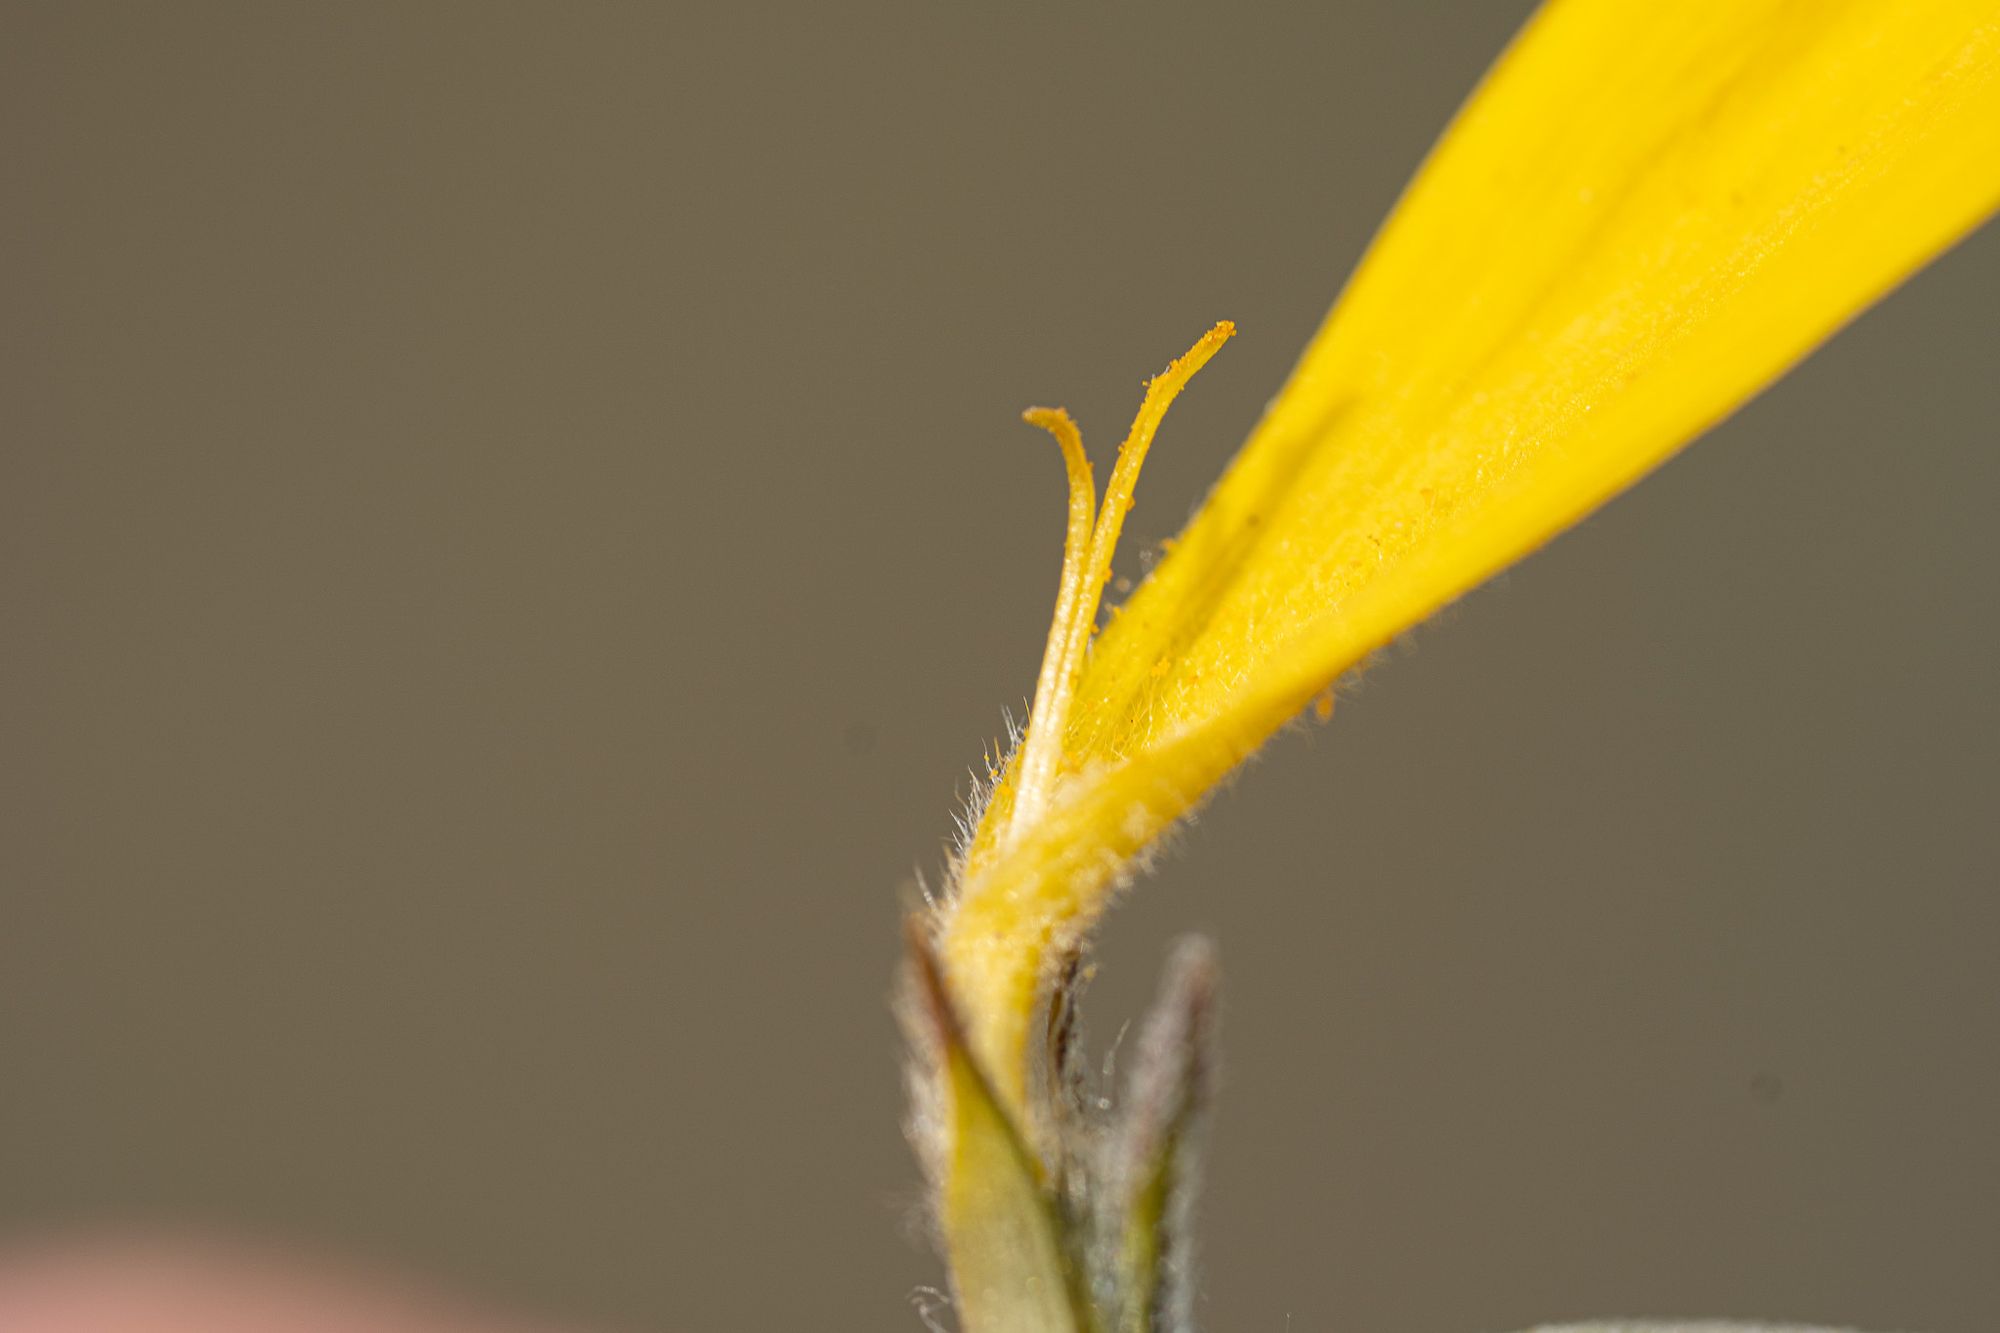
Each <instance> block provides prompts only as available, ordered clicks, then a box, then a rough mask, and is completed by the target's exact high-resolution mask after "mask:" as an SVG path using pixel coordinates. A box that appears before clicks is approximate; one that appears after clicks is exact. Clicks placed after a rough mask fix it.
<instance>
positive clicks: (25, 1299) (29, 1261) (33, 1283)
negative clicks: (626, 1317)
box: [0, 1236, 577, 1333]
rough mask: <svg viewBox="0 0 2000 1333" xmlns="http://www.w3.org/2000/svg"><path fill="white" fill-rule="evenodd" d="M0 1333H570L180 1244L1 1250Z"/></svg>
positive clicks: (378, 1277)
mask: <svg viewBox="0 0 2000 1333" xmlns="http://www.w3.org/2000/svg"><path fill="white" fill-rule="evenodd" d="M0 1330H5V1333H577V1331H576V1330H574V1329H569V1330H564V1329H561V1328H558V1327H557V1326H556V1325H553V1324H546V1323H537V1322H533V1321H524V1320H521V1319H518V1318H511V1317H508V1316H505V1315H502V1314H499V1313H496V1312H492V1311H488V1310H485V1309H482V1308H480V1307H479V1306H477V1305H476V1304H475V1303H473V1302H471V1301H467V1300H464V1299H462V1298H458V1297H455V1296H452V1295H450V1294H448V1293H445V1292H443V1291H440V1290H436V1289H433V1288H431V1287H429V1286H427V1285H426V1284H424V1283H423V1282H421V1281H418V1280H414V1279H411V1278H408V1277H405V1276H402V1275H398V1274H392V1273H384V1272H380V1271H369V1270H366V1269H364V1268H362V1267H360V1266H358V1265H343V1264H338V1263H332V1262H327V1261H324V1260H318V1259H309V1258H305V1257H302V1256H300V1255H296V1254H289V1253H284V1252H280V1251H277V1250H271V1249H265V1248H261V1247H256V1246H247V1245H241V1244H233V1243H227V1242H221V1241H209V1240H194V1239H187V1238H181V1237H167V1236H140V1237H117V1238H91V1239H80V1240H79V1239H71V1240H63V1241H52V1242H41V1243H31V1244H14V1245H8V1246H5V1247H0Z"/></svg>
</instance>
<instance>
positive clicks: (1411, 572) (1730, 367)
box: [943, 0, 2000, 1115]
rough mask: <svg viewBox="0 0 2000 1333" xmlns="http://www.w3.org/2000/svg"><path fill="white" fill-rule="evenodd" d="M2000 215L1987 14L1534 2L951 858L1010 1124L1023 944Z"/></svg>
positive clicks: (1992, 13) (1042, 955)
mask: <svg viewBox="0 0 2000 1333" xmlns="http://www.w3.org/2000/svg"><path fill="white" fill-rule="evenodd" d="M1996 203H2000V0H1978V2H1977V3H1970V2H1968V0H1898V2H1896V3H1889V2H1888V0H1875V2H1874V3H1856V2H1850V0H1791V2H1786V0H1679V2H1677V3H1673V4H1660V5H1643V4H1636V3H1632V2H1631V0H1557V2H1556V3H1553V4H1551V5H1550V6H1548V7H1547V8H1546V9H1545V10H1544V11H1543V12H1542V13H1541V14H1540V15H1538V16H1537V18H1536V19H1535V20H1534V21H1533V22H1532V23H1531V24H1530V26H1529V28H1528V29H1527V30H1526V31H1525V32H1524V33H1523V34H1522V36H1521V37H1520V38H1519V39H1518V40H1517V41H1516V43H1515V45H1514V47H1513V48H1512V49H1511V50H1510V51H1509V52H1508V54H1507V55H1506V56H1505V57H1504V58H1503V59H1502V61H1501V62H1500V64H1499V65H1498V66H1497V67H1496V68H1495V70H1494V72H1493V73H1492V74H1491V75H1490V76H1489V77H1488V80H1487V82H1486V84H1485V85H1484V86H1483V87H1482V88H1481V89H1480V90H1479V92H1478V93H1477V94H1476V95H1475V96H1474V98H1473V99H1472V101H1471V102H1470V103H1469V104H1468V106H1467V107H1466V109H1465V110H1464V111H1463V112H1462V113H1461V114H1460V116H1459V118H1458V120H1457V122H1456V123H1455V124H1454V125H1453V126H1452V128H1451V130H1450V131H1449V132H1448V134H1447V135H1446V137H1445V139H1444V141H1443V142H1442V143H1441V144H1440V146H1439V148H1438V149H1437V151H1436V152H1435V154H1434V156H1433V158H1432V160H1431V161H1430V162H1429V163H1427V164H1426V166H1425V167H1424V169H1423V171H1422V172H1421V173H1420V174H1419V176H1418V178H1417V180H1416V181H1415V183H1414V184H1413V185H1412V186H1411V188H1410V190H1409V192H1408V194H1407V195H1406V197H1405V198H1404V200H1403V201H1402V203H1401V204H1400V205H1399V206H1398V208H1397V210H1396V212H1395V214H1394V215H1393V216H1392V217H1391V219H1390V221H1389V222H1388V224H1387V225H1386V226H1385V227H1384V229H1383V231H1382V233H1381V235H1380V236H1379V237H1378V238H1377V241H1376V243H1375V245H1374V246H1373V248H1372V249H1371V251H1370V253H1369V255H1368V257H1367V258H1366V260H1365V261H1364V263H1363V265H1362V267H1361V268H1360V270H1359V271H1358V272H1357V274H1356V276H1355V278H1354V280H1353V282H1352V284H1351V285H1350V287H1349V290H1348V291H1347V292H1346V294H1345V295H1344V296H1343V298H1342V299H1341V301H1340V302H1339V304H1338V305H1337V306H1336V307H1335V310H1334V312H1333V314H1332V315H1331V316H1330V317H1329V319H1328V321H1327V323H1326V325H1325V326H1324V327H1323V328H1322V329H1321V331H1320V333H1319V334H1318V335H1317V336H1316V337H1315V339H1314V341H1313V343H1312V345H1311V346H1310V347H1309V348H1308V350H1307V352H1306V354H1305V356H1304V358H1303V359H1302V360H1301V362H1300V363H1299V365H1298V367H1297V369H1296V370H1295V371H1294V372H1293V375H1292V378H1291V380H1290V382H1289V383H1288V385H1287V386H1286V388H1285V390H1284V392H1283V393H1282V394H1281V395H1280V397H1279V398H1278V399H1277V400H1276V401H1275V402H1274V403H1273V405H1272V407H1271V409H1270V411H1269V412H1268V414H1267V415H1266V417H1265V418H1264V420H1263V421H1262V422H1261V423H1260V424H1259V426H1258V428H1257V429H1256V431H1255V433H1254V434H1253V435H1252V437H1251V439H1250V441H1249V442H1248V444H1247V445H1246V446H1245V448H1244V450H1243V452H1242V453H1241V454H1240V455H1239V456H1238V458H1237V460H1236V461H1235V463H1234V464H1233V465H1232V466H1231V468H1230V470H1229V472H1228V473H1227V475H1226V476H1225V477H1224V479H1223V481H1222V482H1221V483H1220V484H1219V485H1218V487H1217V488H1216V490H1215V492H1214V493H1213V494H1212V495H1211V496H1210V497H1209V499H1208V501H1207V502H1206V504H1205V505H1204V506H1203V509H1202V511H1201V512H1200V513H1199V514H1198V515H1197V516H1196V518H1195V519H1194V521H1193V522H1192V524H1191V525H1190V526H1189V528H1188V530H1187V532H1186V533H1185V534H1184V535H1183V537H1182V538H1181V539H1180V541H1179V542H1178V544H1177V545H1176V546H1175V548H1174V549H1173V551H1172V553H1171V555H1170V556H1169V557H1168V558H1167V559H1166V560H1164V561H1163V562H1162V563H1161V564H1160V565H1159V567H1158V568H1157V569H1156V570H1155V571H1154V573H1153V575H1152V577H1151V578H1150V579H1148V581H1147V582H1146V584H1145V585H1144V586H1143V587H1142V588H1141V589H1140V590H1139V592H1138V593H1137V594H1136V595H1135V596H1134V597H1133V598H1132V599H1131V601H1130V602H1129V603H1128V605H1127V606H1126V607H1125V609H1124V611H1123V613H1122V614H1121V615H1120V616H1119V617H1117V619H1116V620H1115V621H1114V622H1113V623H1112V625H1111V626H1110V627H1108V628H1107V629H1106V630H1105V631H1104V633H1103V634H1102V635H1101V636H1100V638H1099V640H1098V642H1097V643H1096V644H1095V645H1094V647H1093V649H1092V652H1091V656H1090V660H1089V663H1088V666H1087V668H1086V669H1085V671H1084V674H1083V676H1082V678H1081V679H1080V681H1079V682H1078V684H1077V688H1076V691H1075V695H1074V701H1073V704H1072V711H1071V713H1070V716H1069V721H1068V727H1067V729H1066V736H1065V743H1064V747H1063V756H1062V764H1061V768H1062V771H1063V772H1064V773H1065V774H1066V775H1067V776H1066V777H1065V778H1064V779H1063V781H1062V783H1061V785H1060V786H1059V787H1058V788H1057V789H1056V790H1055V792H1054V793H1053V796H1052V798H1051V799H1050V800H1048V801H1047V802H1046V803H1045V808H1043V809H1042V810H1041V811H1040V812H1039V813H1038V816H1037V818H1036V819H1035V820H1034V821H1033V823H1032V825H1031V826H1030V827H1028V828H1026V829H1022V828H1019V827H1016V828H1014V829H1012V830H1011V831H1010V833H1009V836H1008V837H1007V838H1005V839H996V838H992V837H989V836H981V837H980V838H978V839H976V840H975V843H974V846H973V849H972V852H971V854H970V856H969V857H968V860H967V862H966V864H965V866H964V867H963V874H962V880H961V885H960V891H959V893H958V895H957V897H956V899H955V901H954V903H953V904H952V905H951V906H950V907H949V908H948V909H947V914H946V919H945V921H944V923H943V924H944V936H943V951H944V956H945V961H946V965H947V968H948V970H949V972H950V974H951V978H952V984H953V987H954V990H955V992H956V994H958V995H959V997H960V999H961V1002H962V1003H963V1005H964V1008H965V1012H966V1014H967V1018H968V1022H969V1024H970V1027H971V1034H970V1035H971V1038H972V1045H973V1049H974V1050H975V1052H976V1053H977V1054H978V1056H979V1058H980V1061H981V1063H982V1064H983V1065H984V1066H985V1067H986V1068H987V1069H989V1070H990V1071H991V1072H992V1075H993V1079H994V1082H995V1085H996V1087H997V1088H998V1090H999V1091H1000V1093H1001V1095H1002V1096H1003V1098H1004V1099H1005V1100H1007V1101H1008V1103H1009V1105H1010V1106H1011V1107H1012V1108H1013V1109H1014V1111H1015V1113H1016V1114H1017V1115H1018V1114H1020V1113H1021V1111H1022V1110H1023V1106H1022V1103H1023V1099H1024V1088H1025V1078H1026V1075H1025V1068H1026V1058H1027V1050H1028V1032H1029V1023H1030V1021H1031V1015H1032V1011H1033V1008H1034V1005H1035V999H1036V992H1037V988H1038V986H1039V984H1040V979H1041V976H1042V972H1043V969H1044V966H1045V960H1046V959H1047V958H1048V957H1049V956H1050V953H1051V950H1053V949H1055V948H1058V947H1062V946H1064V945H1066V944H1067V943H1069V942H1070V941H1071V940H1073V938H1074V936H1075V934H1076V932H1078V931H1079V930H1081V929H1082V928H1084V927H1085V926H1087V924H1088V923H1089V921H1090V920H1091V919H1093V917H1094V916H1095V914H1096V913H1097V911H1098V910H1100V908H1101V907H1102V904H1103V902H1104V900H1105V897H1106V895H1107V894H1108V892H1109V890H1110V888H1111V887H1112V886H1113V885H1114V883H1115V881H1116V879H1117V877H1118V876H1119V875H1120V874H1121V873H1123V871H1124V869H1125V867H1127V866H1128V865H1129V864H1130V862H1131V859H1132V858H1133V857H1134V856H1135V855H1137V854H1138V853H1140V852H1141V851H1142V850H1143V849H1144V848H1145V847H1146V846H1147V845H1148V844H1149V843H1151V842H1152V841H1153V839H1154V838H1156V837H1157V836H1158V835H1159V833H1160V832H1161V831H1162V830H1163V829H1165V828H1166V827H1167V826H1168V825H1169V824H1171V823H1172V822H1173V821H1174V820H1175V819H1177V818H1179V817H1180V816H1181V815H1183V814H1185V813H1186V812H1187V810H1188V809H1189V808H1190V807H1191V806H1192V804H1193V803H1194V802H1196V801H1198V800H1199V799H1200V798H1201V797H1202V795H1203V794H1205V793H1206V792H1207V791H1208V790H1210V789H1211V788H1212V787H1213V785H1214V784H1215V783H1216V782H1217V781H1218V780H1220V779H1221V778H1222V777H1223V776H1225V775H1226V774H1227V773H1228V772H1229V771H1230V770H1231V769H1232V768H1233V767H1235V765H1236V764H1238V763H1239V762H1241V760H1242V759H1243V758H1244V757H1245V756H1246V755H1248V754H1249V753H1250V752H1251V751H1252V750H1253V749H1255V748H1256V747H1257V745H1259V744H1260V743H1261V742H1262V741H1263V740H1264V739H1265V738H1267V737H1268V736H1269V735H1270V734H1271V732H1272V731H1274V730H1275V729H1276V728H1278V727H1279V726H1281V725H1283V724H1284V722H1285V721H1286V720H1287V719H1289V718H1290V717H1292V716H1294V715H1295V714H1296V713H1297V712H1298V711H1299V710H1300V709H1301V708H1302V707H1303V706H1304V705H1305V704H1307V703H1308V702H1309V701H1310V700H1311V699H1312V698H1313V696H1314V695H1315V694H1317V693H1318V692H1319V691H1321V690H1322V689H1323V688H1324V687H1325V686H1326V685H1327V684H1328V682H1329V681H1331V680H1333V679H1334V678H1335V677H1336V676H1338V675H1339V674H1340V673H1341V672H1343V671H1345V670H1346V669H1348V668H1349V667H1351V666H1352V665H1354V664H1355V663H1356V662H1357V661H1358V660H1359V659H1361V658H1362V657H1363V656H1364V655H1365V654H1367V653H1368V652H1369V651H1370V650H1372V649H1374V648H1376V647H1378V646H1380V645H1381V644H1382V643H1384V642H1385V641H1386V640H1388V639H1390V638H1392V637H1393V636H1394V635H1396V634H1397V633H1399V632H1400V631H1402V630H1403V629H1405V628H1407V627H1408V626H1410V625H1411V624H1413V623H1414V622H1416V621H1418V620H1420V619H1422V618H1423V617H1424V616H1426V615H1428V614H1429V613H1431V612H1432V611H1433V610H1435V609H1436V608H1437V607H1438V606H1440V605H1441V604H1443V603H1444V602H1446V601H1448V600H1450V599H1451V598H1453V597H1456V596H1458V595H1459V594H1461V593H1463V592H1465V591H1466V590H1467V589H1469V588H1471V587H1472V586H1473V585H1475V584H1477V583H1478V582H1479V581H1481V580H1482V579H1484V578H1486V577H1487V576H1489V575H1490V574H1492V573H1494V572H1495V571H1496V570H1498V569H1500V568H1501V567H1502V566H1504V565H1506V564H1507V563H1508V562H1510V561H1512V560H1515V559H1517V558H1519V557H1520V556H1521V555H1523V554H1524V553H1526V552H1527V551H1529V550H1531V549H1533V548H1534V547H1535V546H1536V545H1538V544H1540V543H1542V542H1544V541H1546V540H1548V539H1549V538H1550V537H1551V536H1552V535H1554V534H1555V533H1556V532H1558V531H1560V530H1561V529H1563V528H1564V527H1566V526H1568V525H1569V524H1571V523H1573V522H1575V521H1576V520H1577V519H1578V518H1580V517H1581V516H1582V515H1583V514H1585V513H1586V512H1588V511H1589V510H1590V509H1591V508H1593V507H1594V506H1596V505H1598V504H1601V503H1603V502H1604V501H1605V500H1606V499H1607V498H1609V497H1610V496H1611V495H1613V494H1615V493H1616V492H1617V491H1619V490H1620V489H1622V488H1623V487H1625V486H1627V485H1629V484H1630V483H1631V482H1632V481H1634V480H1635V479H1636V478H1638V477H1639V476H1640V475H1642V474H1643V473H1644V472H1645V471H1647V470H1648V469H1649V468H1651V467H1653V466H1655V465H1656V464H1658V463H1659V462H1660V461H1661V460H1663V459H1664V458H1666V457H1667V456H1668V455H1669V454H1671V453H1672V452H1673V451H1674V450H1675V449H1677V448H1679V447H1680V446H1681V445H1683V444H1685V443H1686V442H1687V441H1688V440H1689V439H1691V438H1692V437H1694V436H1695V435H1696V434H1698V433H1699V432H1701V431H1702V430H1704V429H1706V428H1707V427H1708V426H1710V425H1712V424H1714V423H1715V422H1716V421H1717V420H1719V419H1721V418H1722V417H1723V416H1725V415H1727V414H1728V413H1729V412H1731V411H1732V410H1734V409H1735V408H1736V407H1737V406H1739V405H1740V404H1741V403H1742V402H1743V401H1744V400H1745V399H1746V398H1748V397H1749V396H1750V395H1752V394H1754V393H1756V392H1757V391H1758V390H1759V389H1761V388H1762V387H1763V386H1764V385H1766V384H1768V383H1769V382H1770V381H1771V380H1772V379H1774V378H1775V377H1777V376H1778V375H1779V374H1781V373H1782V372H1783V371H1784V370H1785V369H1786V368H1787V367H1789V366H1790V365H1791V364H1793V363H1794V362H1795V361H1797V360H1798V359H1799V358H1800V357H1802V356H1803V355H1805V354H1806V353H1807V352H1809V351H1810V350H1811V349H1812V348H1813V347H1814V346H1815V345H1816V344H1818V343H1819V342H1820V341H1822V340H1823V339H1825V338H1826V337H1827V336H1828V335H1829V334H1831V333H1832V332H1833V331H1834V330H1835V329H1837V328H1838V327H1839V326H1840V325H1841V324H1842V323H1843V322H1844V321H1846V320H1847V319H1849V318H1851V317H1852V316H1853V315H1854V314H1855V313H1856V312H1858V311H1859V310H1861V309H1862V308H1864V307H1865V306H1867V305H1868V304H1869V303H1870V302H1872V301H1874V300H1876V299H1877V298H1879V297H1880V296H1881V295H1882V294H1883V293H1884V292H1886V291H1887V290H1888V289H1889V288H1890V287H1892V286H1893V285H1894V284H1895V283H1896V282H1898V281H1900V280H1901V279H1902V278H1904V277H1905V276H1907V275H1908V274H1909V273H1910V272H1911V271H1912V270H1913V269H1915V268H1917V267H1918V266H1919V265H1921V264H1923V263H1924V262H1925V261H1927V260H1928V259H1930V258H1931V257H1933V256H1934V255H1936V254H1937V253H1938V252H1939V251H1940V250H1942V249H1943V248H1944V247H1946V246H1947V245H1949V244H1951V243H1952V242H1953V241H1955V240H1956V239H1958V238H1959V237H1961V236H1963V235H1964V234H1965V233H1966V232H1967V231H1968V230H1969V229H1971V228H1972V227H1973V226H1975V225H1977V223H1978V222H1979V221H1980V220H1981V219H1982V218H1984V217H1985V216H1986V215H1987V214H1988V213H1989V212H1990V211H1992V209H1993V208H1994V207H1995V205H1996ZM1006 804H1007V803H1006V801H1005V800H1002V801H999V802H996V806H999V807H1003V808H1004V806H1005V805H1006ZM984 832H985V831H984V830H982V834H984Z"/></svg>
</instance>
